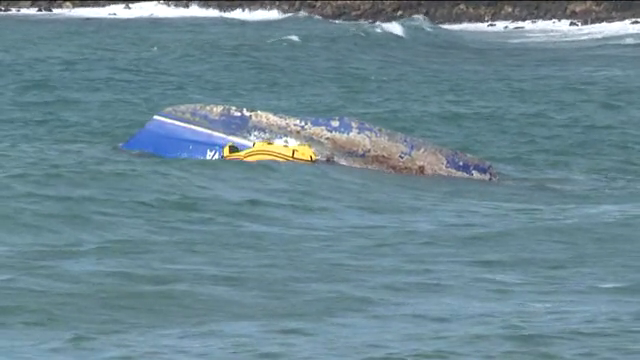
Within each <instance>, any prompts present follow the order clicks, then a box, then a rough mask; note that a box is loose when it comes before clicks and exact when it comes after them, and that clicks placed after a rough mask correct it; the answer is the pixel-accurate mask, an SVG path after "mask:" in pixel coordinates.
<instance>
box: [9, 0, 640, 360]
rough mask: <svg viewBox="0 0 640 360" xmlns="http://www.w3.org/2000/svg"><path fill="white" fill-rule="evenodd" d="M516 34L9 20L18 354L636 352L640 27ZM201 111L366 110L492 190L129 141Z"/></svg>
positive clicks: (560, 25) (145, 16)
mask: <svg viewBox="0 0 640 360" xmlns="http://www.w3.org/2000/svg"><path fill="white" fill-rule="evenodd" d="M109 13H116V14H117V15H109ZM515 25H518V24H515ZM515 25H513V24H510V25H509V26H515ZM503 26H505V24H498V26H496V27H494V28H487V27H486V24H480V25H472V24H462V25H455V26H442V27H439V26H434V25H431V24H430V23H429V22H428V21H426V20H424V19H418V18H412V19H407V20H403V21H401V22H398V23H387V24H367V23H358V22H331V21H326V20H322V19H318V18H314V17H310V16H302V15H294V16H282V15H280V14H277V13H274V12H258V13H239V12H238V13H233V14H227V15H225V16H224V17H222V16H220V14H219V13H217V12H215V11H203V10H199V9H190V10H183V11H178V10H170V9H166V8H163V7H160V6H156V5H153V4H151V5H136V6H134V9H133V10H130V11H129V12H127V11H123V10H121V9H120V8H119V7H117V8H111V9H98V10H86V9H82V10H77V9H76V10H73V11H65V12H57V13H54V14H42V13H35V12H34V11H23V12H21V13H20V14H15V13H13V14H1V15H0V34H1V36H0V68H1V69H2V75H1V76H0V108H1V109H2V115H0V131H1V132H2V134H3V140H2V141H1V142H0V153H1V154H2V159H3V161H2V172H1V173H0V194H1V196H2V207H1V208H0V251H1V254H2V261H0V358H2V359H43V358H47V359H359V360H364V359H367V360H374V359H376V360H382V359H536V360H538V359H580V360H582V359H638V358H639V357H640V346H639V345H638V339H639V338H640V280H639V277H638V273H639V272H640V261H639V260H640V243H639V240H638V231H639V230H640V225H638V223H639V220H640V193H639V190H640V186H639V184H640V180H639V179H638V178H639V175H640V169H639V166H640V161H639V160H638V156H637V154H638V152H639V151H640V145H639V143H638V138H639V137H640V130H639V127H638V125H637V124H638V120H639V119H640V105H638V86H639V84H640V67H639V66H638V64H640V62H639V61H638V58H639V57H638V56H639V55H638V54H639V51H640V26H633V25H629V24H628V22H623V23H614V24H603V25H595V26H591V27H581V28H574V27H568V26H567V23H566V22H556V23H552V22H538V23H536V24H530V23H527V24H524V26H525V29H522V30H514V31H505V30H503ZM184 103H211V104H228V105H234V106H244V107H249V108H253V109H260V110H265V111H272V112H279V113H285V114H290V115H298V116H332V115H346V116H352V117H357V118H360V119H362V120H364V121H368V122H371V123H374V124H377V125H380V126H383V127H386V128H390V129H393V130H397V131H402V132H404V133H407V134H410V135H412V136H418V137H422V138H425V139H427V140H429V141H431V142H433V143H435V144H437V145H440V146H444V147H448V148H452V149H457V150H462V151H465V152H469V153H471V154H473V155H476V156H478V157H481V158H483V159H486V160H488V161H490V162H492V163H493V165H494V166H495V168H496V169H497V171H498V172H499V175H500V181H498V182H495V183H489V182H484V181H476V180H467V179H454V178H444V177H433V178H424V177H413V176H404V175H394V174H386V173H382V172H377V171H371V170H362V169H354V168H348V167H339V166H305V165H298V164H271V163H257V164H248V163H235V162H234V163H226V162H221V161H218V162H211V161H195V160H167V159H158V158H153V157H144V156H142V157H141V156H133V155H132V154H128V153H126V152H123V151H121V150H119V149H118V148H117V145H118V144H120V143H122V142H124V141H125V140H126V139H127V138H128V137H129V136H131V135H132V134H134V133H135V132H136V131H137V130H138V129H140V128H141V127H142V126H144V123H145V122H146V121H147V120H149V119H150V117H151V115H153V113H155V112H157V111H159V110H161V109H163V108H165V107H168V106H172V105H177V104H184Z"/></svg>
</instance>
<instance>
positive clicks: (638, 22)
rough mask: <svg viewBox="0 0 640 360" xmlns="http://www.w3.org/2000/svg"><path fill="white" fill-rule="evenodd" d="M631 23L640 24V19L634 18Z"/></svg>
mask: <svg viewBox="0 0 640 360" xmlns="http://www.w3.org/2000/svg"><path fill="white" fill-rule="evenodd" d="M629 24H631V25H638V24H640V20H633V21H632V22H630V23H629Z"/></svg>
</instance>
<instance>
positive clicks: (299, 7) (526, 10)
mask: <svg viewBox="0 0 640 360" xmlns="http://www.w3.org/2000/svg"><path fill="white" fill-rule="evenodd" d="M130 2H132V1H0V8H14V9H17V8H26V7H29V8H38V9H39V10H38V11H40V12H43V11H47V10H45V9H57V8H62V7H63V4H67V5H66V6H69V4H71V5H72V6H73V7H74V8H79V7H104V6H108V5H113V4H125V5H126V4H128V3H130ZM162 3H164V4H166V5H169V6H175V7H181V8H188V7H190V6H192V5H195V6H200V7H202V8H213V9H218V10H220V11H223V12H224V11H233V10H236V9H247V10H257V9H265V10H273V9H277V10H279V11H281V12H283V13H297V12H301V11H304V12H306V13H308V14H311V15H316V16H320V17H323V18H326V19H333V20H364V21H380V22H386V21H394V20H399V19H402V18H407V17H411V16H414V15H423V16H426V17H427V18H429V20H430V21H432V22H433V23H436V24H444V23H461V22H476V23H477V22H492V23H494V22H496V21H513V22H521V21H534V20H554V19H566V20H572V21H575V22H576V23H578V24H580V23H582V24H586V23H590V24H597V23H602V22H609V21H623V20H627V19H638V18H640V1H162ZM127 7H128V5H127V6H125V8H127ZM40 9H41V10H40Z"/></svg>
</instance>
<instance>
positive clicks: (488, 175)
mask: <svg viewBox="0 0 640 360" xmlns="http://www.w3.org/2000/svg"><path fill="white" fill-rule="evenodd" d="M279 137H291V138H294V139H296V140H298V141H302V142H306V143H309V144H310V145H311V146H312V147H313V149H314V151H315V152H316V153H317V154H318V158H319V160H326V161H335V162H337V163H340V164H343V165H347V166H353V167H361V168H370V169H377V170H382V171H387V172H393V173H403V174H417V175H444V176H456V177H469V178H474V179H482V180H495V179H497V175H496V173H495V172H494V170H493V167H492V166H491V165H490V164H489V163H487V162H485V161H483V160H480V159H477V158H475V157H472V156H470V155H467V154H463V153H461V152H458V151H453V150H449V149H444V148H440V147H436V146H433V145H430V144H428V143H426V142H425V141H423V140H420V139H416V138H413V137H409V136H406V135H403V134H400V133H397V132H394V131H391V130H387V129H382V128H379V127H375V126H373V125H370V124H367V123H365V122H362V121H358V120H354V119H350V118H346V117H335V118H304V117H292V116H287V115H280V114H272V113H268V112H263V111H253V110H247V109H244V108H236V107H233V106H227V105H205V104H186V105H177V106H172V107H169V108H166V109H164V110H163V111H161V112H159V113H157V114H155V115H154V116H153V118H152V119H151V120H150V121H149V122H147V124H146V125H145V127H144V128H143V129H141V130H140V131H138V132H137V133H136V134H135V135H134V136H132V137H131V138H130V139H129V140H128V141H126V142H125V143H124V144H122V145H121V147H122V148H123V149H125V150H130V151H139V152H145V153H151V154H155V155H157V156H162V157H171V158H198V159H210V160H214V159H220V158H221V157H222V151H223V148H224V146H226V145H227V144H228V143H230V142H232V143H234V144H235V145H236V146H237V147H238V148H239V149H240V150H244V149H247V148H250V147H251V146H252V144H253V142H254V141H257V140H262V139H274V138H279Z"/></svg>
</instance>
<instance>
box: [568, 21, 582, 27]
mask: <svg viewBox="0 0 640 360" xmlns="http://www.w3.org/2000/svg"><path fill="white" fill-rule="evenodd" d="M569 26H580V24H578V22H577V21H571V22H569Z"/></svg>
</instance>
